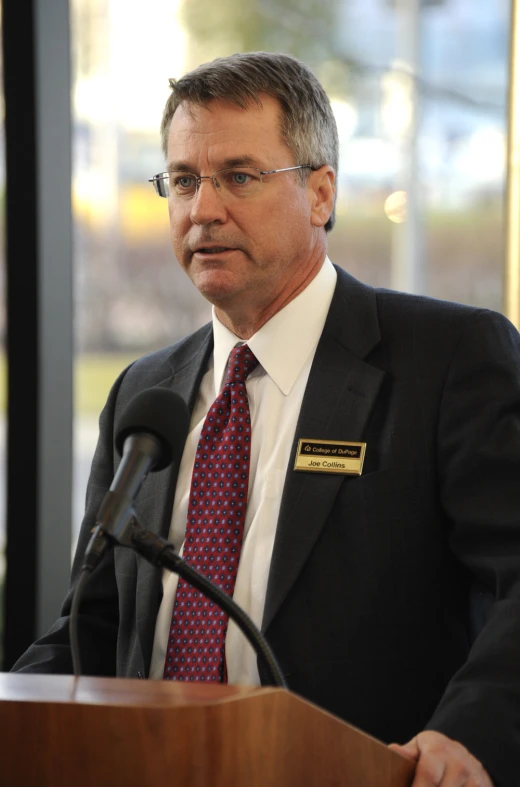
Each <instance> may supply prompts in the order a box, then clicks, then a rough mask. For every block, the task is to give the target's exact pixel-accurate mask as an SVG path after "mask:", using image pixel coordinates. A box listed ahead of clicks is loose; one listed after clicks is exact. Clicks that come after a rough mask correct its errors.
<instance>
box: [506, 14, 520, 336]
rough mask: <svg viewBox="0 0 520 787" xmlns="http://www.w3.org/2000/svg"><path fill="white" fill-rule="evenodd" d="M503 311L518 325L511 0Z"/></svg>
mask: <svg viewBox="0 0 520 787" xmlns="http://www.w3.org/2000/svg"><path fill="white" fill-rule="evenodd" d="M510 30H511V34H510V44H509V109H508V142H507V184H506V249H505V251H506V253H505V260H504V286H503V311H504V314H505V315H506V316H507V317H509V319H510V320H511V322H512V323H514V325H516V327H517V328H518V329H520V9H519V2H518V0H512V2H511V28H510Z"/></svg>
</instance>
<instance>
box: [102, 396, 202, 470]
mask: <svg viewBox="0 0 520 787" xmlns="http://www.w3.org/2000/svg"><path fill="white" fill-rule="evenodd" d="M189 424H190V414H189V412H188V408H187V406H186V403H185V401H184V399H182V398H181V397H180V396H179V394H176V393H174V392H173V391H170V390H168V388H147V389H146V390H144V391H141V393H138V394H137V396H135V397H134V398H133V399H132V401H131V402H130V403H129V404H128V405H127V407H126V408H125V410H124V411H123V413H122V414H121V417H120V418H119V420H118V422H117V427H116V437H115V444H116V448H117V451H118V453H119V454H120V455H122V453H123V445H124V442H125V440H126V438H127V437H129V436H130V435H135V434H138V433H140V432H146V433H147V434H151V435H153V436H154V437H156V438H157V440H158V441H159V443H160V445H161V453H160V455H159V457H158V458H157V460H156V462H155V463H154V466H153V468H152V469H153V470H154V471H155V470H163V469H164V468H165V467H168V465H169V464H170V463H171V462H174V461H175V462H177V461H178V460H179V459H180V457H181V454H182V451H183V449H184V443H185V442H186V437H187V435H188V429H189Z"/></svg>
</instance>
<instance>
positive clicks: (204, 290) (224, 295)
mask: <svg viewBox="0 0 520 787" xmlns="http://www.w3.org/2000/svg"><path fill="white" fill-rule="evenodd" d="M191 280H192V282H193V284H194V285H195V287H196V288H197V289H198V291H199V292H200V293H201V295H203V296H204V297H205V298H207V300H208V301H211V303H213V304H214V305H215V306H220V305H222V304H224V303H226V302H227V301H228V300H229V299H230V298H232V297H233V296H234V295H236V294H237V292H238V291H239V290H240V287H239V286H238V282H237V281H236V278H235V276H233V275H230V273H229V272H228V271H222V270H213V271H208V270H205V271H198V272H197V273H196V274H195V275H194V276H192V277H191Z"/></svg>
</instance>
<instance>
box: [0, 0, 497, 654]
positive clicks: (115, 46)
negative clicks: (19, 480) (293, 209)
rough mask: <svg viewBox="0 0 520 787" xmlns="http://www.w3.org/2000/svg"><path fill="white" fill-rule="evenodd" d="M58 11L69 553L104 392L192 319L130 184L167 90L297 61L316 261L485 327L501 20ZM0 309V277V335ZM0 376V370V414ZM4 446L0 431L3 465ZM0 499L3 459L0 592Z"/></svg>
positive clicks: (149, 210)
mask: <svg viewBox="0 0 520 787" xmlns="http://www.w3.org/2000/svg"><path fill="white" fill-rule="evenodd" d="M69 12H70V49H71V51H70V58H71V75H72V77H71V107H72V183H71V188H72V206H73V259H72V264H73V282H74V348H75V349H74V410H73V413H74V418H73V447H74V463H73V495H72V510H71V512H70V529H71V532H72V545H74V541H75V537H76V534H77V530H78V528H79V524H80V521H81V515H82V510H83V505H84V495H85V487H86V482H87V478H88V473H89V468H90V462H91V459H92V454H93V450H94V447H95V443H96V438H97V421H98V416H99V412H100V410H101V409H102V407H103V404H104V401H105V399H106V396H107V393H108V391H109V388H110V386H111V384H112V382H113V381H114V379H115V378H116V376H117V375H118V373H119V371H121V369H123V368H124V367H125V366H126V365H127V363H129V362H130V361H131V360H132V359H134V358H136V357H138V356H139V355H142V354H144V353H146V352H148V351H150V350H154V349H156V348H158V347H162V346H164V345H167V344H171V343H173V342H175V341H177V340H178V339H180V338H181V337H183V336H185V335H186V334H187V333H189V332H191V331H192V330H194V329H196V328H197V327H199V326H200V325H201V324H203V323H204V322H206V321H207V320H208V318H209V316H210V308H209V305H208V304H207V303H206V302H205V301H204V300H203V299H202V298H201V297H200V296H199V295H198V293H197V291H196V290H195V289H194V288H193V286H192V285H191V283H190V282H189V280H188V279H187V277H186V276H185V275H184V274H183V273H182V271H181V270H180V268H179V267H178V265H177V263H176V261H175V259H174V257H173V254H172V251H171V249H170V245H169V238H168V235H169V232H168V215H167V204H166V201H165V200H160V199H159V198H158V197H157V196H156V194H155V193H154V190H153V188H152V185H151V184H149V183H148V182H147V179H148V178H150V177H151V176H152V175H154V174H156V173H158V172H160V171H162V170H163V169H164V161H163V158H162V154H161V151H160V140H159V124H160V119H161V114H162V109H163V106H164V103H165V101H166V99H167V96H168V92H169V89H168V78H169V77H180V76H181V75H182V74H183V73H184V72H185V71H187V70H189V69H191V68H193V67H194V66H196V65H197V64H199V63H201V62H205V61H207V60H210V59H212V58H214V57H218V56H221V55H226V54H230V53H232V52H236V51H251V50H260V49H262V50H267V51H284V52H287V53H290V54H293V55H296V56H298V57H300V58H301V59H303V60H305V62H306V63H307V64H308V65H309V66H310V67H311V68H312V69H313V70H314V72H315V73H316V75H317V76H318V77H319V79H320V80H321V81H322V83H323V85H324V87H325V89H326V90H327V92H328V94H329V96H330V98H331V100H332V105H333V109H334V112H335V115H336V119H337V123H338V128H339V134H340V144H341V162H340V171H339V173H338V182H339V194H338V221H337V225H336V228H335V229H334V231H333V233H332V234H331V235H330V236H329V243H330V247H329V256H330V257H331V259H332V261H333V262H335V263H336V264H338V265H340V266H342V267H344V268H346V269H347V270H348V271H350V272H351V273H352V274H353V275H354V276H356V277H358V278H360V279H362V280H363V281H365V282H367V283H370V284H374V285H377V286H385V287H394V288H398V289H402V290H408V291H414V292H421V293H424V294H427V295H431V296H434V297H437V298H444V299H449V300H455V301H460V302H463V303H468V304H473V305H479V306H483V307H489V308H491V309H496V310H501V308H502V303H501V298H502V294H501V293H502V264H503V255H504V186H505V151H506V97H507V80H508V73H507V72H508V36H509V25H510V13H511V8H510V3H509V2H508V0H493V2H489V0H327V1H326V2H323V0H219V2H218V3H216V2H215V1H214V0H147V2H146V3H143V2H142V1H141V0H139V1H138V0H70V5H69ZM2 144H3V140H2ZM0 152H1V148H0ZM0 180H1V183H2V184H3V183H4V166H3V156H2V155H0ZM4 191H5V189H4V186H3V185H2V186H1V194H2V203H1V204H0V249H1V250H3V247H4V237H3V225H4V223H3V195H4ZM2 253H3V251H2ZM4 306H5V271H4V266H3V265H2V266H1V267H0V332H1V333H2V336H4V334H5V324H6V318H5V308H4ZM5 370H6V364H5V360H3V359H2V364H1V366H0V374H1V381H2V387H1V389H0V390H1V391H2V397H3V402H2V405H3V406H2V412H3V413H5V399H6V396H5V391H6V383H5V377H6V373H5ZM4 433H5V417H4V418H3V420H2V422H1V428H0V438H1V443H0V445H2V446H3V452H2V456H3V457H4V456H5V437H4ZM4 496H5V459H2V464H1V466H0V498H1V499H0V593H1V586H2V575H3V572H5V561H3V560H2V555H3V553H4V550H5V533H6V527H5V516H4V512H5V503H4ZM1 609H2V603H1V600H0V610H1ZM0 614H1V613H0ZM1 626H2V623H1V619H0V634H1ZM0 664H1V661H0Z"/></svg>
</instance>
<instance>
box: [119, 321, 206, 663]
mask: <svg viewBox="0 0 520 787" xmlns="http://www.w3.org/2000/svg"><path fill="white" fill-rule="evenodd" d="M212 349H213V332H212V330H211V328H208V330H207V333H206V334H203V338H202V341H201V337H200V334H199V335H198V340H197V342H196V343H195V340H193V341H190V340H188V342H186V344H185V345H183V346H182V348H181V350H180V351H179V352H174V353H173V354H172V356H171V357H170V359H169V366H168V367H167V368H166V369H165V371H166V376H165V377H163V378H162V379H160V380H159V381H158V382H156V383H155V384H156V385H158V386H163V387H167V388H170V389H171V390H172V391H175V393H178V394H179V396H181V397H182V398H183V399H184V401H185V402H186V403H187V405H188V409H189V411H190V413H191V411H192V410H193V406H194V404H195V399H196V397H197V392H198V390H199V386H200V381H201V379H202V376H203V375H204V372H205V371H206V368H207V364H208V359H209V356H210V354H211V351H212ZM178 471H179V467H178V464H177V465H176V466H173V467H170V468H167V469H165V470H163V471H161V472H158V473H151V474H150V475H149V476H148V478H147V479H146V483H145V485H143V488H142V490H141V493H140V495H139V497H138V498H137V501H136V506H135V508H136V514H137V518H138V520H139V522H140V523H141V524H142V525H143V527H146V528H147V529H150V530H153V531H154V532H158V533H159V534H160V535H161V536H162V537H163V538H168V533H169V530H170V524H171V517H172V509H173V500H174V496H175V487H176V484H177V475H178ZM161 573H162V572H161V570H160V569H158V568H156V567H155V566H152V565H151V564H150V563H147V562H146V561H145V560H142V559H138V573H137V587H136V596H137V598H136V626H137V636H138V639H139V642H140V645H141V650H142V653H143V660H144V666H145V669H146V671H148V667H149V664H150V659H151V655H152V646H153V638H154V631H155V620H156V614H157V611H158V609H159V604H160V601H161V597H162V583H161Z"/></svg>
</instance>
